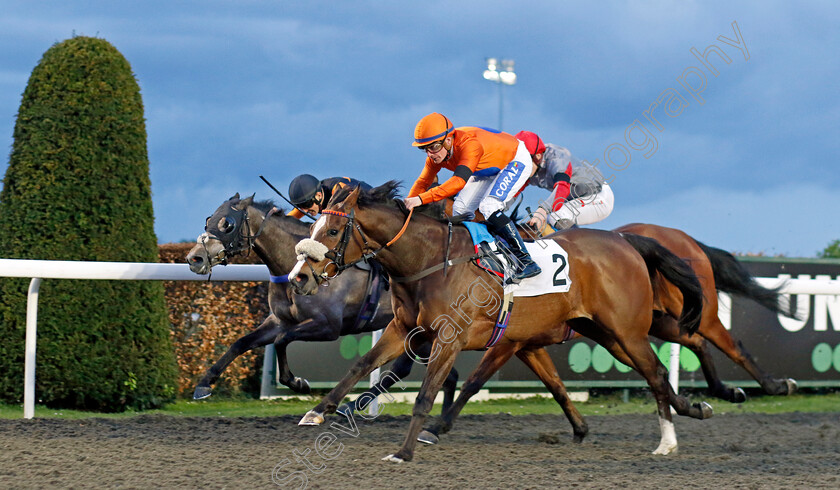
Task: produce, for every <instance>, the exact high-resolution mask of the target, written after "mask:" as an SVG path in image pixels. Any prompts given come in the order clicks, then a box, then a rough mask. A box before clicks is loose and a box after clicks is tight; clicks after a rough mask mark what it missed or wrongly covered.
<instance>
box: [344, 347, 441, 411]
mask: <svg viewBox="0 0 840 490" xmlns="http://www.w3.org/2000/svg"><path fill="white" fill-rule="evenodd" d="M418 354H419V355H421V356H428V353H426V354H423V353H418ZM413 365H414V356H411V355H409V354H406V353H405V352H403V353H402V355H400V356H399V357H397V359H396V360H395V361H394V363H393V364H391V369H390V372H391V373H392V374H393V375H394V376H385V377H384V378H382V379H381V381H379V383H376V384H375V385H374V386H372V387H371V388H370V389H369V390H367V391H365V392H364V393H362V394H361V395H359V396H358V397H356V399H355V400H353V401H352V402H350V403H346V404H344V405H342V406H340V407H338V409H337V410H336V411H337V412H340V413H344V414H349V413H351V412H355V411H357V410H364V409H365V408H367V406H368V404H369V403H370V402H371V401H372V400H375V399H376V397H378V396H379V395H381V394H382V393H385V392H387V391H388V388H390V387H391V386H393V385H394V384H395V383H396V382H397V381H398V380H402V379H405V378H406V376H408V375H409V374H411V367H412V366H413Z"/></svg>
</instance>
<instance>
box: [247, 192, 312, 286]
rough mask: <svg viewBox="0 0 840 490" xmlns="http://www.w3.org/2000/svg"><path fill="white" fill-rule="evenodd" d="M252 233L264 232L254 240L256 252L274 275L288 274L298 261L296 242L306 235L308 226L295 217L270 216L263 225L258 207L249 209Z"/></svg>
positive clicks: (262, 218) (262, 217)
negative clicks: (260, 230)
mask: <svg viewBox="0 0 840 490" xmlns="http://www.w3.org/2000/svg"><path fill="white" fill-rule="evenodd" d="M248 216H249V219H250V221H251V233H252V234H256V233H257V231H258V230H259V229H260V227H262V232H261V233H260V235H259V236H258V237H257V239H256V240H255V241H254V252H255V253H256V254H257V256H259V258H260V259H261V260H262V261H263V263H264V264H265V265H266V266H267V267H268V269H269V271H271V273H272V274H273V275H283V274H288V273H289V271H290V270H292V268H294V266H295V263H296V262H297V257H296V256H295V252H294V250H295V244H297V242H299V241H300V240H301V239H302V238H305V236H306V233H305V231H306V226H305V225H303V223H300V222H299V221H298V220H296V219H294V218H284V217H278V218H279V219H278V218H268V221H267V222H266V223H265V226H263V221H264V216H263V214H262V212H261V211H260V210H258V209H257V208H250V209H249V215H248Z"/></svg>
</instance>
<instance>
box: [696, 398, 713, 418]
mask: <svg viewBox="0 0 840 490" xmlns="http://www.w3.org/2000/svg"><path fill="white" fill-rule="evenodd" d="M697 408H699V409H700V420H706V419H710V418H712V416H713V415H714V414H715V411H714V409H713V408H712V406H711V405H709V404H708V403H706V402H700V403H698V404H697Z"/></svg>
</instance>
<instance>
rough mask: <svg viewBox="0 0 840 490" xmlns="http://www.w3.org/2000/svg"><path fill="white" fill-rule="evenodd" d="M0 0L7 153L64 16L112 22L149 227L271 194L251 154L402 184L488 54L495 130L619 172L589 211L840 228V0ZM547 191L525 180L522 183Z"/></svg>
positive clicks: (788, 235) (752, 248)
mask: <svg viewBox="0 0 840 490" xmlns="http://www.w3.org/2000/svg"><path fill="white" fill-rule="evenodd" d="M0 7H2V12H3V13H2V15H1V16H0V46H2V49H0V142H2V144H3V145H4V146H5V147H6V148H7V151H6V156H5V157H4V158H3V159H2V160H0V171H2V172H3V173H5V169H6V166H7V165H8V151H9V149H10V147H11V138H12V130H13V127H14V124H15V117H16V113H17V108H18V106H19V104H20V97H21V94H22V93H23V90H24V88H25V87H26V83H27V80H28V77H29V74H30V73H31V71H32V69H33V68H34V67H35V65H36V64H37V63H38V61H39V60H40V58H41V56H42V54H43V53H44V52H45V51H46V50H47V49H49V47H50V46H51V45H52V44H53V43H55V42H59V41H62V40H64V39H67V38H69V37H71V36H73V35H74V34H76V35H87V36H98V37H101V38H104V39H106V40H108V41H109V42H110V43H111V44H113V45H114V46H115V47H116V48H117V49H118V50H119V51H120V52H121V53H122V54H123V55H124V56H125V57H126V58H127V59H128V61H129V62H130V63H131V66H132V68H133V70H134V72H135V74H136V76H137V79H138V82H139V84H140V87H141V91H142V95H143V100H144V104H145V109H146V118H147V131H148V137H149V139H148V146H149V159H150V164H151V178H152V189H153V193H154V195H153V201H154V206H155V218H156V220H155V229H156V231H157V234H158V239H159V241H160V242H171V241H179V240H182V239H190V240H191V239H194V238H195V236H196V235H198V234H199V233H200V232H201V231H202V229H203V224H204V218H205V217H206V216H207V215H209V214H210V213H211V212H212V211H213V210H214V209H215V208H216V207H217V206H218V205H219V204H220V203H221V202H222V201H223V200H224V199H226V198H228V197H229V196H230V195H232V194H234V193H236V192H239V193H241V194H250V193H253V192H256V193H257V198H258V199H259V198H271V197H273V193H272V191H271V190H270V189H268V187H267V186H265V185H264V184H263V183H262V182H261V181H260V180H259V175H265V176H266V177H267V178H268V179H269V180H271V181H272V182H273V183H274V184H275V185H277V186H278V187H279V188H281V189H283V190H285V189H286V188H287V186H288V183H289V181H290V180H291V179H292V178H293V177H294V176H295V175H297V174H299V173H302V172H307V173H312V174H314V175H317V176H319V177H330V176H336V175H348V176H352V177H356V178H360V179H362V180H366V181H368V182H369V183H371V184H380V183H382V182H384V181H385V180H389V179H398V180H402V181H404V182H405V184H406V186H410V184H411V182H413V180H414V178H416V176H417V175H418V174H419V171H420V168H421V166H422V163H423V156H422V155H421V154H420V152H418V151H417V150H416V149H414V148H412V147H411V146H410V143H411V139H412V132H413V128H414V125H415V123H416V121H417V120H418V119H419V118H420V117H422V116H423V115H425V114H427V113H429V112H432V111H438V112H443V113H445V114H447V115H448V116H449V117H450V118H451V119H452V120H453V121H454V122H455V124H456V125H480V126H491V127H496V126H498V125H499V86H498V85H495V84H493V83H492V82H488V81H486V80H484V79H483V78H482V76H481V74H482V71H483V69H484V65H485V58H486V57H491V56H495V57H502V58H510V59H513V60H515V62H516V73H517V75H518V81H517V84H516V85H514V86H506V87H504V88H503V94H502V95H503V104H504V105H503V119H502V129H503V130H505V131H508V132H512V133H515V132H516V131H519V130H520V129H529V130H532V131H536V132H538V133H540V134H541V135H542V136H543V138H544V139H545V140H547V141H550V142H554V143H557V144H560V145H562V146H566V147H567V148H569V149H570V150H571V151H572V153H573V154H575V155H576V156H578V157H580V158H583V159H586V160H588V161H590V162H594V161H595V160H599V166H600V167H601V168H602V169H604V171H605V173H607V174H611V175H612V176H613V189H614V191H615V194H616V209H615V211H614V212H613V214H612V215H611V216H610V217H609V218H608V219H607V220H605V221H603V222H602V223H601V224H600V225H601V226H602V227H604V228H612V227H616V226H619V225H621V224H624V223H628V222H635V221H642V222H651V223H656V224H661V225H667V226H672V227H676V228H680V229H683V230H685V231H687V232H688V233H689V234H691V235H693V236H694V237H696V238H698V239H699V240H701V241H704V242H706V243H708V244H710V245H714V246H717V247H721V248H725V249H728V250H731V251H736V252H752V253H765V254H769V255H776V254H785V255H788V256H803V257H809V256H814V255H815V253H816V252H817V251H819V250H822V249H823V248H824V247H825V246H826V245H827V244H828V243H829V242H830V241H831V240H834V239H837V238H840V195H839V194H838V192H837V191H836V189H837V188H838V184H840V171H838V166H840V165H838V155H839V154H840V151H838V150H840V137H838V136H840V134H838V133H840V81H838V79H840V63H838V61H840V54H838V51H840V50H838V46H840V29H838V27H837V26H838V25H840V4H838V3H836V2H827V1H826V2H796V3H792V2H777V1H760V2H758V1H757V2H732V1H726V2H686V1H651V2H618V1H613V2H559V1H533V2H532V1H516V2H514V1H492V0H482V1H459V2H439V1H425V2H393V1H391V2H386V1H380V2H372V1H355V2H321V1H306V2H303V1H271V2H268V1H236V2H233V1H226V2H221V1H206V0H204V1H178V2H171V1H169V2H161V1H144V2H127V1H114V0H110V1H88V2H43V1H26V2H18V1H14V2H13V1H9V0H0ZM733 22H736V23H737V28H738V31H739V32H740V35H739V33H738V32H736V31H735V30H734V28H733ZM721 36H722V37H723V38H726V39H728V40H729V41H730V42H729V43H727V42H726V39H721ZM739 37H740V39H739ZM738 41H740V42H738ZM712 44H714V45H716V46H717V48H719V49H720V50H721V51H722V52H723V53H724V55H725V56H726V57H727V58H728V60H729V63H727V62H726V61H725V60H723V59H722V58H721V57H719V56H718V55H717V54H713V53H711V52H709V53H710V54H709V61H710V62H711V64H712V66H713V69H714V70H716V71H717V75H716V76H715V75H714V74H712V73H711V71H710V68H708V67H706V66H704V64H703V63H701V61H700V60H698V59H697V58H696V57H695V56H694V55H692V53H691V49H692V48H696V49H697V50H698V51H699V52H700V53H703V52H705V51H706V49H707V48H708V47H709V46H710V45H712ZM732 44H738V46H733V45H732ZM699 73H702V77H701V75H699ZM681 78H682V79H683V82H684V83H685V84H686V85H688V86H690V87H695V88H701V89H702V91H701V92H700V93H699V94H698V97H697V98H695V97H694V96H693V95H691V93H690V92H689V91H688V89H687V88H686V87H684V86H683V84H681V83H680V81H679V79H681ZM668 89H672V90H673V91H672V92H668ZM668 93H670V94H672V95H673V94H674V93H676V94H679V97H682V98H684V100H685V103H684V104H683V105H684V107H682V110H681V112H680V113H679V114H673V112H675V110H676V107H677V106H679V104H678V103H677V101H679V100H680V99H679V98H678V97H674V99H673V100H672V102H673V103H674V104H675V105H673V106H672V108H673V109H674V111H672V114H673V115H674V117H671V116H669V115H668V114H666V112H665V105H666V104H664V103H663V104H660V106H659V107H657V108H654V110H653V112H652V116H653V119H655V120H656V121H657V122H658V123H659V124H660V126H661V130H660V129H658V128H656V126H655V124H654V123H653V122H652V121H650V120H649V119H648V118H646V117H645V111H649V109H650V107H651V105H652V104H655V103H656V102H657V100H658V99H660V98H661V97H663V94H665V95H666V96H667V94H668ZM700 100H702V102H703V103H702V104H701V103H700ZM685 104H687V105H685ZM648 115H651V113H650V112H649V113H648ZM635 121H638V123H639V124H638V125H636V126H635V129H631V130H630V131H629V134H628V128H629V127H631V125H633V124H634V122H635ZM643 131H647V132H648V134H645V133H644V132H643ZM628 138H629V139H630V140H631V141H628ZM645 138H647V140H648V141H647V142H645ZM654 138H655V146H654V143H653V139H654ZM611 145H613V146H611ZM615 145H621V146H620V147H619V146H615ZM634 145H635V146H636V148H633V146H634ZM610 148H618V149H616V150H612V151H610V150H609V149H610ZM621 148H624V149H625V150H626V152H627V154H628V155H629V157H630V159H629V162H622V160H623V158H622V152H621ZM605 151H606V152H607V153H608V156H609V157H610V158H611V164H612V166H613V167H615V168H619V167H623V168H621V169H620V170H616V169H613V168H610V166H609V164H608V162H606V161H605V156H604V154H605ZM444 176H448V174H446V175H444ZM541 197H543V196H542V193H540V192H537V191H535V190H529V191H528V193H527V195H526V203H527V204H529V205H531V206H532V207H533V206H534V205H535V204H536V203H537V201H538V199H540V198H541Z"/></svg>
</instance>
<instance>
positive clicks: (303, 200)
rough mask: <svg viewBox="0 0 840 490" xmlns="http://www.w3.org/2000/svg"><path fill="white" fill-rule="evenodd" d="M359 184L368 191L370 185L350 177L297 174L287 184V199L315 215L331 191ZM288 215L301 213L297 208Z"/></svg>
mask: <svg viewBox="0 0 840 490" xmlns="http://www.w3.org/2000/svg"><path fill="white" fill-rule="evenodd" d="M348 185H349V186H361V187H362V189H363V190H365V191H369V190H370V189H371V186H370V185H369V184H367V183H365V182H362V181H360V180H356V179H351V178H350V177H331V178H329V179H324V180H318V179H317V178H315V177H313V176H312V175H309V174H302V175H298V176H297V177H295V178H294V179H293V180H292V183H291V184H289V200H290V201H291V202H292V204H294V205H295V206H297V207H298V209H300V210H302V211H303V212H305V213H306V214H308V215H310V216H317V215H318V214H319V213H320V212H321V211H322V210H323V209H324V208H325V207H326V206H327V203H328V202H330V198H331V197H332V195H333V193H334V192H335V191H337V190H338V189H341V188H342V187H345V186H348ZM289 216H293V217H295V218H302V217H303V213H301V212H300V211H298V210H297V209H293V210H291V211H290V212H289Z"/></svg>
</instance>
